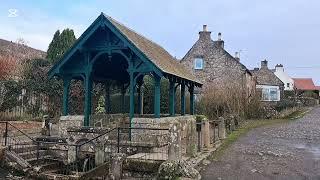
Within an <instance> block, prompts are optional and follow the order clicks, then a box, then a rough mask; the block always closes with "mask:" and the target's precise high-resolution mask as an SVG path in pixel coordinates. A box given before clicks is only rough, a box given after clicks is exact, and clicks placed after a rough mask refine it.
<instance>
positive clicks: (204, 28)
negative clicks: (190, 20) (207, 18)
mask: <svg viewBox="0 0 320 180" xmlns="http://www.w3.org/2000/svg"><path fill="white" fill-rule="evenodd" d="M202 28H203V31H204V32H206V31H207V25H206V24H204V25H203V27H202Z"/></svg>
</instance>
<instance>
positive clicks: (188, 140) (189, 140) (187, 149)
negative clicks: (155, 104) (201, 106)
mask: <svg viewBox="0 0 320 180" xmlns="http://www.w3.org/2000/svg"><path fill="white" fill-rule="evenodd" d="M132 124H133V127H144V128H167V129H171V128H177V131H179V134H180V137H181V145H180V151H181V152H180V154H182V155H183V156H194V155H195V153H196V146H197V133H196V119H195V117H194V116H190V115H186V116H175V117H162V118H133V119H132ZM133 132H134V131H133ZM149 132H150V131H149ZM140 134H141V135H142V136H144V137H146V138H150V137H152V136H153V135H150V134H147V133H146V132H140Z"/></svg>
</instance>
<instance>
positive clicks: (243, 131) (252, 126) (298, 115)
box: [211, 109, 308, 160]
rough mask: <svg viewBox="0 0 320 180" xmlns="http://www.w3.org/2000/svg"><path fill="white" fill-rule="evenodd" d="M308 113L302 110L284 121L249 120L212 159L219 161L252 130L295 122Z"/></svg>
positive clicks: (226, 141)
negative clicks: (236, 142)
mask: <svg viewBox="0 0 320 180" xmlns="http://www.w3.org/2000/svg"><path fill="white" fill-rule="evenodd" d="M307 112H308V110H307V109H300V110H297V111H295V112H293V113H291V114H290V115H288V116H286V117H284V118H282V119H261V120H247V121H245V122H244V123H243V124H241V125H240V127H239V128H238V129H237V130H235V131H233V132H232V133H230V134H229V135H228V137H227V138H226V139H225V140H223V142H222V144H221V146H220V147H219V148H218V149H217V150H216V151H215V152H214V153H213V154H212V155H211V159H212V160H219V158H220V157H221V156H222V155H223V154H224V152H225V151H226V150H227V149H228V148H229V147H230V145H232V144H233V143H234V142H235V141H237V140H238V138H239V137H241V136H243V135H245V134H247V133H248V132H249V131H250V130H252V129H255V128H258V127H263V126H268V125H273V124H277V123H285V122H289V121H293V120H295V119H298V118H301V117H303V116H304V115H305V114H306V113H307Z"/></svg>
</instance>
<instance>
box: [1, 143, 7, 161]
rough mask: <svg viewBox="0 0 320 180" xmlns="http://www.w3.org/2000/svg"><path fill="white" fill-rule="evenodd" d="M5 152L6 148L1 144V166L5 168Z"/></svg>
mask: <svg viewBox="0 0 320 180" xmlns="http://www.w3.org/2000/svg"><path fill="white" fill-rule="evenodd" d="M5 151H6V147H5V146H2V145H1V144H0V166H3V165H4V163H5Z"/></svg>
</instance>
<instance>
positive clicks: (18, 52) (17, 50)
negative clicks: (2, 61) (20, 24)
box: [0, 39, 46, 62]
mask: <svg viewBox="0 0 320 180" xmlns="http://www.w3.org/2000/svg"><path fill="white" fill-rule="evenodd" d="M0 56H4V57H8V56H10V57H13V58H14V59H15V60H17V61H18V62H19V61H22V60H24V59H32V58H44V57H45V56H46V52H44V51H41V50H38V49H34V48H32V47H29V46H26V45H23V44H19V43H15V42H12V41H7V40H4V39H0Z"/></svg>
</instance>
